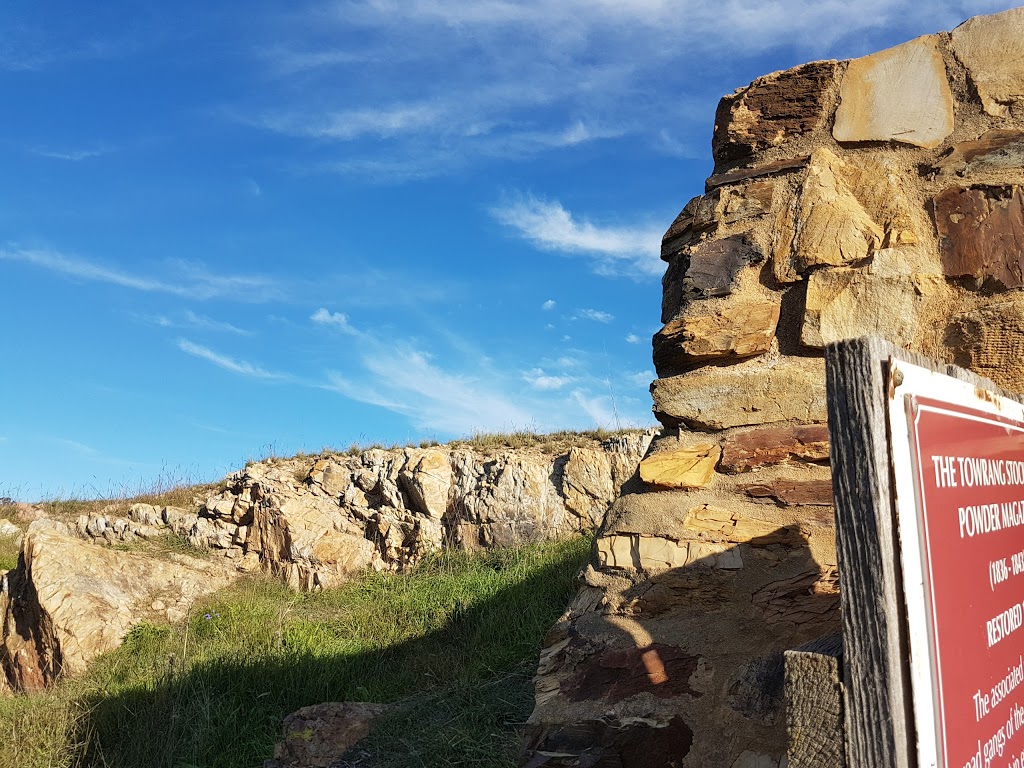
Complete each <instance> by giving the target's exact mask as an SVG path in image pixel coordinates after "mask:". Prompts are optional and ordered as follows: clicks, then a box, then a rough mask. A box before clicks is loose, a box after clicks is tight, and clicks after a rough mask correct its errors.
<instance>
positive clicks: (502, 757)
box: [79, 542, 587, 768]
mask: <svg viewBox="0 0 1024 768" xmlns="http://www.w3.org/2000/svg"><path fill="white" fill-rule="evenodd" d="M586 556H587V543H586V542H578V543H575V544H573V545H571V546H567V545H561V548H560V549H557V550H556V551H555V552H554V553H553V554H552V555H550V556H548V557H547V559H546V561H544V562H543V564H541V565H539V566H538V567H535V568H531V569H529V570H526V571H525V572H524V573H523V578H521V579H515V578H513V579H512V581H511V583H506V584H503V585H501V587H500V589H494V588H493V584H492V585H491V588H488V589H482V590H478V591H477V592H474V591H473V590H472V589H469V590H468V591H466V590H465V589H462V588H453V587H452V585H451V584H449V585H448V587H442V588H441V589H442V590H444V589H447V590H448V592H446V593H445V594H441V595H437V594H434V595H431V600H432V601H434V602H432V603H431V604H430V605H426V604H423V603H422V602H419V601H418V600H417V599H416V598H415V597H414V596H412V595H411V593H406V594H402V589H403V587H402V586H401V580H400V579H397V580H395V584H396V585H397V586H396V587H395V590H396V592H395V594H394V595H392V596H390V597H388V596H385V597H384V598H382V599H381V601H380V605H379V610H377V609H376V608H377V606H371V608H373V610H371V611H370V613H371V614H372V615H371V616H370V617H369V618H367V617H365V616H364V617H361V618H354V617H353V616H352V615H351V614H350V613H347V612H346V610H344V606H343V605H342V603H343V601H344V594H345V593H344V592H342V593H340V596H339V595H335V594H334V593H322V594H321V595H308V596H303V597H301V598H296V597H295V596H289V597H285V598H282V599H284V600H291V601H292V603H291V604H288V605H285V606H284V607H280V606H279V604H278V603H275V600H276V599H277V597H279V595H278V594H277V593H279V592H282V589H281V588H280V587H278V586H277V585H269V584H259V583H253V584H251V585H250V588H251V589H254V590H255V591H256V592H257V593H260V594H258V595H257V597H256V598H254V599H253V600H251V601H250V602H249V603H248V604H247V605H246V606H242V607H239V606H238V605H235V604H229V603H224V604H223V605H220V604H218V603H217V602H216V601H211V603H210V605H209V606H208V607H204V608H203V610H204V611H206V612H205V613H201V614H198V615H194V616H193V617H192V619H191V620H190V621H189V624H188V627H187V628H186V629H184V630H182V631H174V632H172V631H171V630H169V629H167V628H160V627H153V626H150V625H142V626H140V627H139V628H137V630H136V631H133V633H132V634H131V635H130V636H129V638H128V639H127V640H126V642H125V644H124V646H123V647H122V648H121V649H120V650H119V651H117V652H115V653H114V654H110V655H108V656H107V657H105V658H104V659H101V660H100V662H99V665H98V666H99V674H98V676H97V678H96V679H97V680H99V681H101V682H98V683H97V684H96V686H94V688H93V690H91V692H90V693H89V694H88V696H87V706H88V708H89V715H88V717H87V718H86V720H85V722H84V725H83V727H84V729H85V734H84V736H85V737H86V739H85V740H86V741H87V743H88V745H89V746H88V749H87V751H86V753H85V754H84V755H83V756H82V758H81V760H80V763H79V764H80V765H86V766H109V767H110V768H122V767H123V768H129V767H130V768H136V767H137V766H142V765H145V766H151V767H154V768H157V767H164V766H166V767H167V768H188V767H191V766H197V767H198V766H202V767H203V768H207V767H209V768H213V767H214V766H217V767H218V768H220V767H223V768H228V767H229V766H230V767H232V768H234V767H238V768H241V767H242V766H245V767H246V768H248V767H251V766H260V765H262V763H263V760H265V759H267V758H269V757H271V756H272V752H273V746H274V744H275V742H276V741H277V740H278V739H279V738H280V732H281V721H282V719H283V717H284V716H285V715H286V714H288V713H289V712H292V711H294V710H296V709H298V708H300V707H302V706H306V705H309V704H315V703H319V702H324V701H370V702H380V703H392V702H397V706H396V707H395V709H394V710H393V714H391V715H390V716H389V717H387V718H386V719H385V720H384V721H383V722H382V723H381V724H380V726H379V727H378V728H377V730H376V731H375V732H374V734H373V735H371V736H370V737H369V739H368V740H366V741H365V742H363V743H361V744H360V749H361V753H362V754H363V755H364V759H361V760H360V761H359V763H358V764H359V765H363V766H379V767H380V768H384V767H386V766H387V767H390V766H495V767H497V766H513V765H515V762H516V756H517V753H518V750H519V735H518V730H517V728H518V726H519V725H520V724H522V722H523V721H524V720H525V719H526V717H527V716H528V715H529V714H530V710H531V709H532V706H533V674H534V672H535V670H536V661H537V655H538V652H539V649H540V644H541V639H542V637H543V635H544V633H545V632H546V631H547V630H548V628H549V627H550V626H551V624H552V623H553V622H554V621H555V620H556V619H557V618H558V616H559V615H560V614H561V613H562V611H563V610H564V606H565V605H566V604H567V603H568V601H569V600H570V599H571V597H572V595H573V593H574V592H575V587H576V584H575V582H576V575H577V573H578V571H579V569H580V567H581V566H582V565H583V564H584V562H585V560H586ZM485 562H486V567H487V568H493V569H497V570H500V569H501V568H503V567H510V566H509V563H508V560H507V558H505V559H503V557H502V556H487V557H486V559H485ZM384 578H385V577H379V579H381V580H383V579H384ZM391 578H393V577H391ZM370 581H371V582H372V581H373V577H371V580H370ZM353 589H354V590H355V591H356V592H359V590H360V589H361V587H359V586H355V587H353ZM368 589H369V588H368ZM261 590H262V592H261ZM481 592H483V593H485V594H482V595H481V594H480V593H481ZM353 594H354V593H353ZM367 594H368V593H367ZM392 598H394V599H392ZM362 599H364V600H366V599H370V600H373V599H374V598H372V597H370V598H367V597H366V594H364V595H363V598H362ZM295 601H298V604H297V605H296V603H295ZM435 603H436V605H435ZM232 605H234V607H232ZM275 606H278V607H277V608H275ZM438 606H440V608H438ZM245 610H250V613H251V615H249V616H241V615H239V611H245ZM275 611H276V613H275ZM432 611H433V614H431V612H432ZM439 614H440V618H438V615H439ZM243 620H244V621H248V622H249V624H248V625H247V626H249V627H250V629H249V630H247V631H248V632H249V633H250V634H251V635H252V636H251V637H249V638H248V639H246V640H244V641H241V642H239V643H237V644H236V645H233V646H232V645H231V644H230V642H229V640H228V639H227V638H225V637H218V635H219V634H230V633H231V632H232V631H235V630H233V629H232V627H233V626H236V625H238V624H239V623H241V622H243ZM353 621H360V622H366V621H369V623H370V624H372V625H373V627H372V629H371V633H370V634H371V638H375V639H371V640H370V641H367V640H366V639H365V638H362V639H359V640H357V639H354V635H353V631H352V627H351V626H350V625H349V624H350V623H351V622H353ZM389 626H393V627H398V626H403V627H406V628H407V629H405V630H403V632H404V635H405V636H404V638H403V639H402V640H401V641H400V642H397V643H393V644H392V643H391V642H390V641H389V632H388V628H389ZM410 628H411V629H410ZM182 632H183V633H184V634H182ZM368 643H369V645H370V646H371V647H367V644H368ZM211 646H216V648H217V649H219V650H210V647H211ZM229 649H230V650H229ZM140 667H141V668H144V669H145V670H146V671H148V674H140V673H139V668H140ZM126 681H127V682H126Z"/></svg>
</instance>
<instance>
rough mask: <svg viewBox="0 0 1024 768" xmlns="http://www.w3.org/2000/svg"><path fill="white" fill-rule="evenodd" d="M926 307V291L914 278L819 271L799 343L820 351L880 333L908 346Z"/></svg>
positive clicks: (810, 285) (810, 284)
mask: <svg viewBox="0 0 1024 768" xmlns="http://www.w3.org/2000/svg"><path fill="white" fill-rule="evenodd" d="M922 303H923V296H922V291H921V290H920V288H919V285H918V282H917V281H915V280H914V278H913V277H910V276H888V275H874V274H871V273H870V272H868V271H866V270H860V269H827V270H819V271H817V272H815V273H813V274H812V275H811V276H810V277H809V278H808V282H807V299H806V302H805V305H804V319H803V325H802V326H801V329H800V341H801V343H803V344H806V345H807V346H809V347H819V348H821V347H824V346H825V345H826V344H830V343H831V342H833V341H840V340H842V339H850V338H855V337H857V336H865V335H868V334H875V335H878V336H881V337H883V338H885V339H888V340H889V341H891V342H893V343H894V344H896V345H898V346H901V347H909V346H910V345H911V344H912V343H913V341H914V335H915V334H916V333H917V328H918V317H919V313H920V310H921V307H922Z"/></svg>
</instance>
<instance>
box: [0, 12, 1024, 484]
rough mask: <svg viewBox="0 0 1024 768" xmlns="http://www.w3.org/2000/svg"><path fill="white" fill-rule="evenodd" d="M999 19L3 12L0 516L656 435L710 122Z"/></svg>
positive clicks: (955, 15)
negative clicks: (260, 478)
mask: <svg viewBox="0 0 1024 768" xmlns="http://www.w3.org/2000/svg"><path fill="white" fill-rule="evenodd" d="M1008 7H1011V5H1010V4H1008V3H1000V2H982V1H980V0H978V1H975V2H930V3H920V2H917V1H916V0H906V1H902V2H901V1H896V0H891V1H882V0H865V1H864V2H856V3H854V2H846V1H844V2H836V1H835V0H818V1H816V2H814V1H804V0H777V1H776V2H761V3H751V2H736V1H733V2H730V1H729V0H724V1H723V2H717V3H710V2H708V3H697V2H671V1H670V0H636V1H635V2H629V1H628V0H619V1H618V2H610V1H608V0H592V1H590V2H583V1H582V0H559V1H558V2H551V1H548V0H524V1H523V2H505V1H504V0H481V1H480V2H466V0H462V1H456V0H408V1H404V0H369V1H367V2H360V1H359V0H353V1H351V2H345V1H343V2H330V1H325V2H309V3H305V2H277V3H271V2H261V1H260V0H249V1H248V2H244V3H242V2H227V1H226V2H218V3H209V2H201V3H200V2H189V1H188V0H179V1H178V2H174V3H168V2H166V0H161V1H160V2H145V1H138V0H136V1H134V2H115V1H113V0H109V1H106V2H103V3H82V2H80V1H75V2H47V1H46V0H33V1H32V2H27V1H22V0H6V2H4V3H3V4H2V5H0V104H2V107H0V109H2V115H3V120H2V121H0V280H2V285H3V297H4V305H5V311H4V313H3V321H2V322H3V332H2V337H0V338H2V345H3V370H4V373H3V375H2V377H0V395H2V403H3V408H2V410H0V496H3V495H11V496H14V497H17V498H23V499H37V498H43V497H55V496H65V497H66V496H81V495H85V496H95V495H98V494H101V495H107V494H114V495H116V494H123V493H130V492H134V491H135V490H138V489H144V488H146V487H147V486H148V485H150V484H151V483H153V482H157V481H160V480H164V481H166V480H167V479H171V480H175V479H186V478H190V479H194V480H210V479H215V478H217V477H219V476H222V475H223V474H224V473H226V472H228V471H231V470H232V469H236V468H238V467H239V466H241V465H242V464H243V463H244V462H245V461H246V460H247V459H249V458H258V457H261V456H263V455H266V454H269V453H276V454H280V455H288V454H292V453H294V452H296V451H307V452H316V451H319V450H321V449H322V448H324V447H328V446H329V447H337V448H346V447H348V446H349V445H350V444H351V443H353V442H360V443H371V442H382V443H385V444H390V443H401V444H405V443H407V442H419V441H420V440H424V439H436V440H440V441H444V440H447V439H450V438H452V437H458V436H464V435H468V434H472V433H474V432H480V431H483V432H488V431H508V430H515V429H535V430H540V431H548V430H555V429H562V428H574V429H591V428H594V427H595V426H602V427H611V428H614V427H617V426H630V425H646V424H650V423H652V418H651V413H650V398H649V395H648V389H647V388H648V384H649V383H650V381H651V379H653V377H654V373H653V367H652V365H651V362H650V337H651V335H652V334H653V333H654V332H655V331H656V330H657V329H658V327H659V322H658V315H659V306H660V276H661V272H662V266H663V265H662V263H661V262H660V261H659V260H658V255H657V254H658V245H659V240H660V237H661V234H662V233H663V232H664V230H665V229H666V228H667V227H668V225H669V224H670V223H671V221H672V219H673V218H674V217H675V215H676V213H677V212H678V211H679V209H680V208H682V206H683V205H684V204H685V203H686V201H687V200H688V199H689V198H690V197H692V196H693V195H696V194H699V193H700V192H701V191H702V188H703V179H704V178H705V177H706V176H707V175H708V174H709V173H710V170H711V158H710V138H711V129H712V121H713V116H714V109H715V105H716V104H717V101H718V99H719V98H720V97H721V96H722V95H723V94H725V93H727V92H729V91H731V90H733V89H734V88H736V87H739V86H741V85H745V84H746V83H748V82H749V81H750V80H752V79H753V78H755V77H757V76H758V75H761V74H765V73H767V72H771V71H773V70H777V69H784V68H787V67H790V66H794V65H796V64H799V63H801V62H804V61H809V60H812V59H818V58H849V57H854V56H858V55H862V54H865V53H869V52H872V51H875V50H879V49H882V48H885V47H887V46H890V45H893V44H896V43H899V42H902V41H903V40H907V39H910V38H912V37H915V36H917V35H920V34H926V33H931V32H935V31H939V30H942V29H949V28H952V27H953V26H954V25H956V24H957V23H959V22H960V21H962V20H963V19H965V18H967V17H968V16H971V15H974V14H978V13H989V12H994V11H998V10H1003V9H1005V8H1008Z"/></svg>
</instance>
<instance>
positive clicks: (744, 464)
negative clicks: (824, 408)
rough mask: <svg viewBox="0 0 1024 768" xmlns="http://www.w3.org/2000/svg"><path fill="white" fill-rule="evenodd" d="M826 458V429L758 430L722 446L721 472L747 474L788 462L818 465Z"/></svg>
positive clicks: (802, 426)
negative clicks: (815, 463) (801, 460)
mask: <svg viewBox="0 0 1024 768" xmlns="http://www.w3.org/2000/svg"><path fill="white" fill-rule="evenodd" d="M828 456H829V442H828V425H826V424H800V425H796V426H785V427H760V428H758V429H752V430H750V431H748V432H741V433H739V434H735V435H731V436H730V437H729V438H727V439H726V441H725V443H724V445H723V446H722V462H721V464H720V465H719V468H720V469H721V470H722V471H723V472H730V473H732V472H749V471H750V470H752V469H758V468H759V467H764V466H768V465H771V464H782V463H784V462H786V461H789V460H790V459H803V460H805V461H821V460H822V459H827V458H828Z"/></svg>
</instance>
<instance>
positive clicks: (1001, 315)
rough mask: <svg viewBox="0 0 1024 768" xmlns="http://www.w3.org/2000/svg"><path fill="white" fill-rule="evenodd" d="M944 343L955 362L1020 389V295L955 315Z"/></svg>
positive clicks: (1023, 305)
mask: <svg viewBox="0 0 1024 768" xmlns="http://www.w3.org/2000/svg"><path fill="white" fill-rule="evenodd" d="M946 342H947V344H949V347H950V349H951V350H952V351H953V354H954V362H955V363H956V364H957V365H960V366H964V367H966V368H970V369H971V370H972V371H975V372H977V373H980V374H981V375H982V376H988V377H989V378H990V379H992V380H993V381H995V382H996V383H997V384H1001V385H1002V386H1004V387H1006V388H1007V389H1010V390H1012V391H1014V392H1022V391H1024V294H1021V293H1016V292H1015V293H1011V294H1008V295H1007V296H1006V297H1005V298H1001V299H1000V300H999V301H996V302H992V303H990V304H986V305H985V306H982V307H980V308H978V309H976V310H974V311H972V312H965V313H963V314H960V315H957V316H955V317H954V318H953V319H952V320H951V322H950V324H949V328H948V329H947V332H946Z"/></svg>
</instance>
